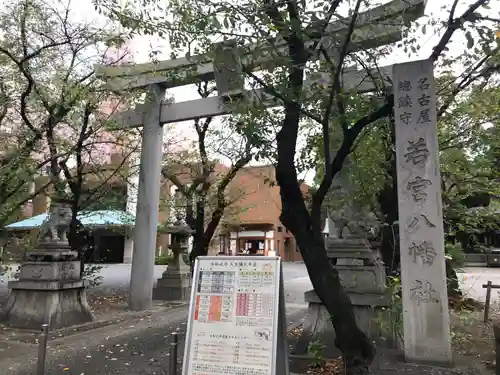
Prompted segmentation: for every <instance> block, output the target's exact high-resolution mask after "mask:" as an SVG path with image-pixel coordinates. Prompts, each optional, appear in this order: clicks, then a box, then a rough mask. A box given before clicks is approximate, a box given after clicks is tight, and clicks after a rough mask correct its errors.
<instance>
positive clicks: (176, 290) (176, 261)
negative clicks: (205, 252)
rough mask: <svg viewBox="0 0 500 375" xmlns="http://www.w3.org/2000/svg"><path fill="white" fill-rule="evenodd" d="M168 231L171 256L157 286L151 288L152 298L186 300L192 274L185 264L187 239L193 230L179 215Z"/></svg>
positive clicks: (189, 290) (188, 294) (188, 295)
mask: <svg viewBox="0 0 500 375" xmlns="http://www.w3.org/2000/svg"><path fill="white" fill-rule="evenodd" d="M166 231H167V233H170V235H171V236H170V237H171V244H170V246H169V248H170V249H172V253H173V258H172V259H171V260H170V261H169V262H168V266H167V269H166V270H165V271H164V272H163V274H162V276H161V278H160V279H158V284H157V287H156V288H154V289H153V299H155V300H162V301H188V300H189V297H190V293H191V282H192V274H191V269H190V267H189V264H187V262H186V261H187V258H188V256H189V254H188V248H189V239H190V237H191V236H192V235H193V230H192V229H191V228H190V227H189V226H188V225H187V224H186V222H185V221H184V220H182V218H181V217H179V216H178V217H177V221H176V222H175V224H174V225H173V226H171V227H168V228H167V230H166Z"/></svg>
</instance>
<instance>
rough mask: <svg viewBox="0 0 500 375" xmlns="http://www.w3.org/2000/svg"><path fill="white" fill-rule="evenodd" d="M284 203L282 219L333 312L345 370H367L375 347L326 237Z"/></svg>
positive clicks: (336, 341) (362, 371) (314, 284)
mask: <svg viewBox="0 0 500 375" xmlns="http://www.w3.org/2000/svg"><path fill="white" fill-rule="evenodd" d="M284 206H285V208H284V210H283V215H282V222H283V224H284V225H285V226H286V227H287V228H289V229H290V231H291V232H292V233H293V234H294V236H295V239H296V240H297V244H298V246H299V249H300V252H301V254H302V258H303V260H304V263H305V265H306V268H307V271H308V274H309V277H310V279H311V283H312V285H313V287H314V290H315V291H316V293H317V295H318V297H319V298H320V300H321V301H322V303H323V305H324V306H325V308H326V309H327V311H328V313H329V314H330V317H331V322H332V325H333V327H334V329H335V333H336V340H335V345H336V346H337V347H338V348H339V350H340V351H341V352H342V354H343V358H344V365H345V368H346V374H348V375H351V374H366V373H368V372H369V366H370V364H371V363H372V361H373V358H374V356H375V350H374V347H373V345H372V343H371V342H370V340H369V339H368V337H367V336H366V335H365V334H364V333H363V332H362V331H361V330H360V329H359V328H358V326H357V323H356V319H355V317H354V311H353V308H352V305H351V301H350V299H349V296H348V295H347V293H346V292H345V291H344V288H343V287H342V284H341V281H340V277H339V275H338V272H337V271H336V270H335V269H334V268H333V267H332V266H331V264H330V262H329V259H328V257H327V255H326V251H325V244H324V240H323V237H322V235H321V233H312V231H311V230H310V229H308V228H307V227H305V226H304V225H303V223H304V222H307V218H305V217H301V216H300V215H297V214H294V215H291V214H290V213H289V209H287V208H286V206H287V205H286V204H285V205H284ZM292 228H294V229H293V230H292ZM299 228H300V229H299Z"/></svg>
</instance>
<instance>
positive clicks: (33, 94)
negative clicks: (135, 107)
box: [0, 0, 138, 246]
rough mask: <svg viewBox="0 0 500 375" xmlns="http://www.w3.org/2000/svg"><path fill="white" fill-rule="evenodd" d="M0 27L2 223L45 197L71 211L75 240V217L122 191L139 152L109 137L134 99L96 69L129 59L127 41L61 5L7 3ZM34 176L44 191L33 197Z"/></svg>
mask: <svg viewBox="0 0 500 375" xmlns="http://www.w3.org/2000/svg"><path fill="white" fill-rule="evenodd" d="M0 25H1V26H2V34H1V35H0V61H1V62H2V68H3V71H4V72H5V74H4V75H3V76H2V78H1V85H0V88H1V89H0V92H1V96H2V102H1V104H3V106H2V107H1V114H2V116H1V117H0V120H1V127H2V130H3V131H4V132H3V133H2V134H3V135H5V137H7V138H8V140H9V142H6V143H2V147H5V148H6V151H5V152H4V153H3V160H2V161H3V164H2V170H1V172H2V173H1V174H0V193H1V194H2V197H1V198H0V199H1V200H2V211H3V212H5V214H4V215H3V218H5V220H4V222H5V221H6V220H8V214H9V213H10V212H12V210H13V209H15V208H16V206H17V207H19V205H20V204H22V203H23V202H24V201H27V200H28V199H30V198H32V197H33V196H34V195H36V194H38V193H41V192H43V193H44V194H46V195H47V196H49V197H50V198H51V199H55V200H64V201H66V202H67V203H69V204H71V206H72V210H73V220H72V224H71V230H70V238H74V237H75V236H76V232H77V231H78V229H77V226H78V225H77V224H78V220H77V219H76V215H77V212H78V211H82V210H85V209H89V208H92V207H91V206H92V205H91V203H94V201H99V200H102V198H103V196H106V195H108V193H109V192H110V189H111V190H112V188H111V187H112V186H113V185H116V184H118V185H120V184H121V185H126V180H127V178H128V172H127V170H128V169H127V168H125V167H126V166H127V157H128V155H129V154H130V153H131V152H132V151H133V150H134V149H135V148H136V147H137V142H136V141H137V139H138V136H137V135H138V134H137V132H135V133H134V132H132V131H116V132H114V133H110V132H109V126H110V125H112V122H111V121H110V118H111V116H112V115H113V113H114V112H115V111H117V110H119V109H120V107H121V106H123V105H124V102H125V99H127V100H131V99H132V98H131V97H130V98H124V97H120V96H117V95H115V94H114V93H111V92H109V90H107V89H106V88H105V86H104V84H103V83H102V82H100V81H99V80H98V79H97V78H96V77H95V75H94V68H93V66H94V64H96V63H119V62H120V61H121V60H122V59H124V58H126V57H127V52H126V51H125V50H121V51H120V49H119V47H121V46H122V45H123V42H124V38H125V37H126V35H125V34H124V33H122V32H120V31H119V30H118V29H112V28H107V29H105V28H103V27H100V26H99V25H98V24H97V23H93V22H91V21H88V20H87V21H82V20H79V19H78V15H76V14H75V8H74V7H73V5H72V4H71V2H65V1H59V0H55V1H44V0H19V1H14V2H12V3H9V4H7V5H5V6H4V7H3V8H2V10H1V13H0ZM117 156H118V158H116V157H117ZM113 159H118V161H117V160H113ZM113 162H114V164H115V165H114V168H112V169H109V168H106V167H105V164H113ZM39 176H47V183H46V184H45V185H44V186H42V187H41V188H40V191H37V192H33V191H30V186H32V185H33V183H34V181H35V180H36V179H37V178H38V177H39ZM18 193H19V194H18ZM74 243H79V241H76V242H75V241H73V243H72V246H73V244H74ZM80 245H81V244H80Z"/></svg>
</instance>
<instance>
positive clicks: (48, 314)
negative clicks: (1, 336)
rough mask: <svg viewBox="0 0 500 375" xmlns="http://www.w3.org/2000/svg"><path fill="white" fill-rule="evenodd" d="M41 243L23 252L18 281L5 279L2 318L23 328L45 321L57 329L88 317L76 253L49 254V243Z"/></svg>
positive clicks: (90, 317)
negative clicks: (7, 291) (7, 292)
mask: <svg viewBox="0 0 500 375" xmlns="http://www.w3.org/2000/svg"><path fill="white" fill-rule="evenodd" d="M43 245H45V246H43V247H41V248H40V249H39V250H37V251H34V252H30V253H28V254H27V258H28V260H27V261H25V262H23V263H22V264H21V269H20V275H19V281H11V282H9V288H10V289H11V292H10V295H9V300H8V301H7V304H6V306H5V308H4V310H3V311H2V320H3V322H4V323H5V324H7V325H9V326H13V327H18V328H27V329H39V328H40V326H41V325H42V324H46V323H48V324H50V327H51V329H57V328H61V327H68V326H72V325H75V324H81V323H85V322H89V321H92V319H93V316H92V312H91V311H90V307H89V305H88V303H87V298H86V294H85V284H84V281H83V280H81V279H80V267H81V264H80V261H78V260H76V258H77V257H76V253H74V252H71V251H69V250H66V249H61V250H60V251H55V252H53V253H52V254H51V252H50V247H51V246H47V244H43ZM47 250H49V251H47ZM40 259H44V260H43V261H42V260H40Z"/></svg>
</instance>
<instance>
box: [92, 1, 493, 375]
mask: <svg viewBox="0 0 500 375" xmlns="http://www.w3.org/2000/svg"><path fill="white" fill-rule="evenodd" d="M95 3H96V4H97V8H98V9H99V10H100V11H101V12H105V13H106V14H108V15H109V16H110V17H112V18H114V19H119V20H120V21H121V22H122V23H123V24H124V25H126V26H129V27H131V28H132V29H134V30H135V31H136V32H144V33H156V32H157V33H158V34H159V35H160V36H162V35H168V37H169V42H170V44H171V47H172V54H173V57H175V56H179V55H184V56H186V57H187V58H188V59H191V60H192V61H193V62H196V61H200V60H204V61H206V59H207V56H208V59H209V60H210V59H216V58H218V57H217V55H216V54H215V52H214V50H213V48H212V47H211V44H212V43H213V42H214V41H220V40H224V39H227V38H230V39H233V40H235V41H236V43H237V53H238V55H239V56H240V60H241V62H242V65H243V66H242V73H243V74H244V75H245V78H246V81H247V82H246V83H247V85H248V86H250V87H252V88H254V89H259V88H260V89H262V90H263V91H264V92H265V93H266V94H267V96H268V97H270V98H272V99H273V100H274V101H276V102H278V103H279V104H281V107H280V108H279V109H273V110H269V109H266V108H265V107H267V106H266V105H264V104H266V103H263V102H261V101H253V102H252V103H251V105H249V104H248V102H247V103H245V105H236V106H235V112H236V113H241V112H246V113H251V114H252V115H254V116H255V117H256V118H259V119H261V120H263V121H261V122H260V124H261V125H262V127H261V128H259V131H264V130H267V129H271V130H272V131H275V132H276V146H277V149H276V153H275V154H273V155H274V156H276V178H277V183H278V185H279V187H280V193H281V200H282V215H281V218H280V219H281V221H282V223H283V224H284V225H285V226H286V227H287V228H288V229H289V230H290V231H291V232H292V233H293V235H294V236H295V238H296V240H297V244H298V246H299V248H300V251H301V254H302V257H303V259H304V262H305V265H306V267H307V270H308V273H309V276H310V279H311V282H312V285H313V287H314V289H315V291H316V293H317V294H318V296H319V298H320V299H321V301H322V303H323V304H324V305H325V307H326V308H327V310H328V312H329V313H330V314H331V319H332V323H333V326H334V327H335V330H336V337H337V346H338V347H339V349H340V350H341V351H342V353H343V355H344V361H345V364H346V370H347V373H348V374H360V373H365V372H367V371H368V367H369V365H370V363H371V361H372V359H373V356H374V350H373V346H372V344H371V343H370V341H369V340H368V339H367V337H366V336H365V335H364V334H363V333H362V332H361V330H360V329H359V328H358V327H357V325H356V321H355V318H354V314H353V310H352V307H351V304H350V301H349V297H348V296H347V294H346V293H345V292H344V290H343V288H342V286H341V283H340V279H339V277H338V274H337V272H336V271H335V270H334V269H333V268H332V267H331V265H330V262H329V259H328V257H327V255H326V251H325V246H324V240H323V237H322V234H321V226H322V220H321V211H322V207H323V203H324V201H325V198H326V196H327V194H328V192H329V190H330V187H331V184H332V181H333V179H334V176H335V175H336V174H337V173H338V172H339V171H340V170H341V168H342V165H343V163H344V161H345V159H346V157H347V156H348V155H349V154H350V153H352V152H353V150H354V149H355V148H356V146H357V147H359V144H360V139H361V137H362V136H363V135H365V134H366V133H369V132H371V131H373V129H377V128H378V127H383V126H386V127H387V128H388V130H386V131H385V134H386V137H385V139H384V140H383V144H382V145H380V147H381V149H382V150H384V151H385V152H384V160H385V163H386V165H390V164H391V163H392V162H393V158H392V139H391V138H392V137H391V121H390V116H391V115H392V112H393V101H394V100H393V95H392V94H391V93H390V90H386V85H384V84H383V82H380V81H379V80H375V82H374V83H375V85H376V88H375V91H374V92H373V91H372V92H371V93H365V92H361V90H359V89H358V88H357V87H349V84H348V82H345V81H344V80H343V73H346V70H345V69H346V68H348V67H353V66H356V67H358V68H361V69H364V70H367V71H371V72H373V70H370V69H375V72H376V71H377V68H378V67H379V66H380V65H381V64H380V63H381V61H382V60H383V58H384V57H387V56H388V54H389V52H390V51H391V49H392V48H391V47H384V46H380V47H377V48H375V47H374V43H376V39H377V38H375V35H376V34H377V33H378V32H380V31H381V29H386V31H387V30H388V29H390V28H391V27H392V30H394V29H395V28H397V27H400V28H401V27H404V23H405V17H402V18H400V17H392V18H391V17H388V19H386V17H385V15H386V14H387V12H390V11H391V10H392V11H394V8H391V7H395V6H396V3H395V2H391V3H390V5H388V6H386V8H385V12H384V11H381V12H380V13H378V14H379V15H378V16H377V13H375V12H374V13H373V14H372V17H373V18H374V20H372V21H371V22H368V21H367V19H366V15H361V14H362V13H361V12H362V11H363V10H365V9H366V8H367V7H370V8H372V7H374V4H372V2H370V3H369V2H367V1H363V0H358V1H354V2H349V3H347V2H343V1H341V0H332V1H323V0H322V1H311V2H298V1H294V0H291V1H280V2H278V1H273V0H263V1H251V0H248V1H243V2H237V3H235V2H233V1H225V0H220V1H212V2H209V3H200V2H198V1H186V0H183V1H175V0H174V1H171V2H169V3H168V4H166V5H165V4H164V3H162V2H158V1H155V0H149V1H145V2H144V4H143V5H144V6H141V7H140V8H138V7H134V5H133V4H132V3H129V4H128V5H125V6H121V7H119V8H118V7H116V6H115V5H114V3H113V2H112V1H110V2H107V1H105V0H101V1H99V0H96V1H95ZM489 3H491V1H487V0H476V1H469V2H468V4H467V5H466V6H465V7H464V9H463V10H462V9H460V10H457V5H458V1H453V2H452V4H450V5H451V6H449V7H448V8H447V10H446V12H447V16H446V17H445V18H444V19H439V20H435V19H430V20H428V22H424V24H422V23H421V24H420V26H418V27H419V28H422V31H424V28H432V29H434V31H435V32H436V33H438V35H440V39H439V41H438V42H437V44H436V45H435V47H434V48H433V49H432V52H431V53H430V55H429V56H426V57H429V58H430V59H431V61H433V62H435V63H436V65H437V69H436V71H437V72H439V71H440V70H442V71H443V75H448V81H447V85H445V86H444V87H446V90H445V91H444V92H442V93H440V97H441V98H443V100H442V101H441V102H440V103H439V109H438V111H439V113H440V114H442V115H445V114H447V113H448V111H449V110H452V109H453V108H454V103H455V99H456V98H457V97H458V96H459V93H460V92H462V91H464V90H465V89H469V88H470V87H471V86H472V85H473V83H479V82H481V83H482V84H486V85H487V82H488V79H489V78H490V77H491V75H492V72H494V71H495V67H496V65H497V63H498V61H497V51H498V50H497V47H496V46H495V44H494V38H495V33H494V31H493V29H492V23H491V19H490V17H489V14H490V13H489V10H488V8H487V6H488V4H489ZM401 4H403V5H405V4H406V3H405V2H401V3H400V5H401ZM412 10H413V11H415V8H413V9H412ZM402 13H404V14H405V16H408V15H409V14H410V13H411V11H410V10H408V12H406V10H405V9H403V12H402ZM487 14H488V16H486V15H487ZM382 15H384V17H383V16H382ZM406 23H408V22H406ZM332 25H334V26H332ZM415 28H416V25H415V24H414V25H413V26H412V27H410V28H408V29H406V31H407V35H406V37H405V38H404V40H403V41H402V45H403V49H404V52H406V53H408V54H409V56H410V57H411V58H413V57H414V56H415V54H416V53H417V52H418V51H419V49H420V48H421V45H420V43H419V38H418V37H417V35H416V34H415ZM398 32H399V31H398ZM398 35H399V34H398ZM452 37H454V38H455V37H463V38H465V40H466V41H467V42H466V46H467V49H464V50H462V51H460V53H459V54H458V55H453V54H452V53H451V52H450V51H449V50H448V44H449V42H450V40H451V38H452ZM379 40H380V39H379ZM331 44H334V45H336V48H331ZM202 53H204V54H205V56H204V57H200V55H199V54H202ZM456 66H461V68H460V73H458V74H449V72H450V71H451V70H452V68H455V67H456ZM462 69H463V70H462ZM321 73H324V74H321ZM308 77H311V78H313V81H312V82H311V81H309V82H307V83H305V82H304V79H305V78H308ZM320 77H321V79H319V78H320ZM325 77H327V80H326V81H325V80H324V78H325ZM314 78H316V79H314ZM485 82H486V83H485ZM240 104H241V103H240ZM387 118H389V121H387V120H386V119H387ZM271 130H270V131H271ZM302 134H317V135H319V140H317V141H309V142H308V141H307V140H302V139H301V135H302ZM372 139H373V140H374V142H377V141H376V140H375V139H376V137H375V136H374V135H371V136H370V137H366V138H365V140H366V142H367V141H369V140H372ZM301 140H302V141H305V144H308V145H319V144H321V145H322V150H323V160H322V163H323V173H322V174H321V176H320V177H319V178H318V186H317V189H316V190H315V192H314V193H313V195H312V198H311V205H310V206H308V205H307V204H306V201H305V199H304V197H303V194H302V192H301V190H300V186H299V181H298V173H299V169H298V167H300V166H303V164H302V162H301V160H297V159H298V158H297V156H298V154H297V147H298V142H299V141H301ZM332 144H333V148H332ZM265 151H266V150H262V152H263V153H265ZM359 158H361V156H359ZM299 159H300V158H299ZM388 186H389V185H388ZM393 186H394V183H392V187H393ZM389 187H390V186H389ZM391 194H392V192H391V191H390V192H389V194H386V196H387V197H389V199H390V197H391ZM393 202H394V201H393ZM383 214H384V215H386V213H383ZM393 216H394V215H393ZM392 220H393V221H396V220H397V213H396V219H394V218H393V219H392Z"/></svg>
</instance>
